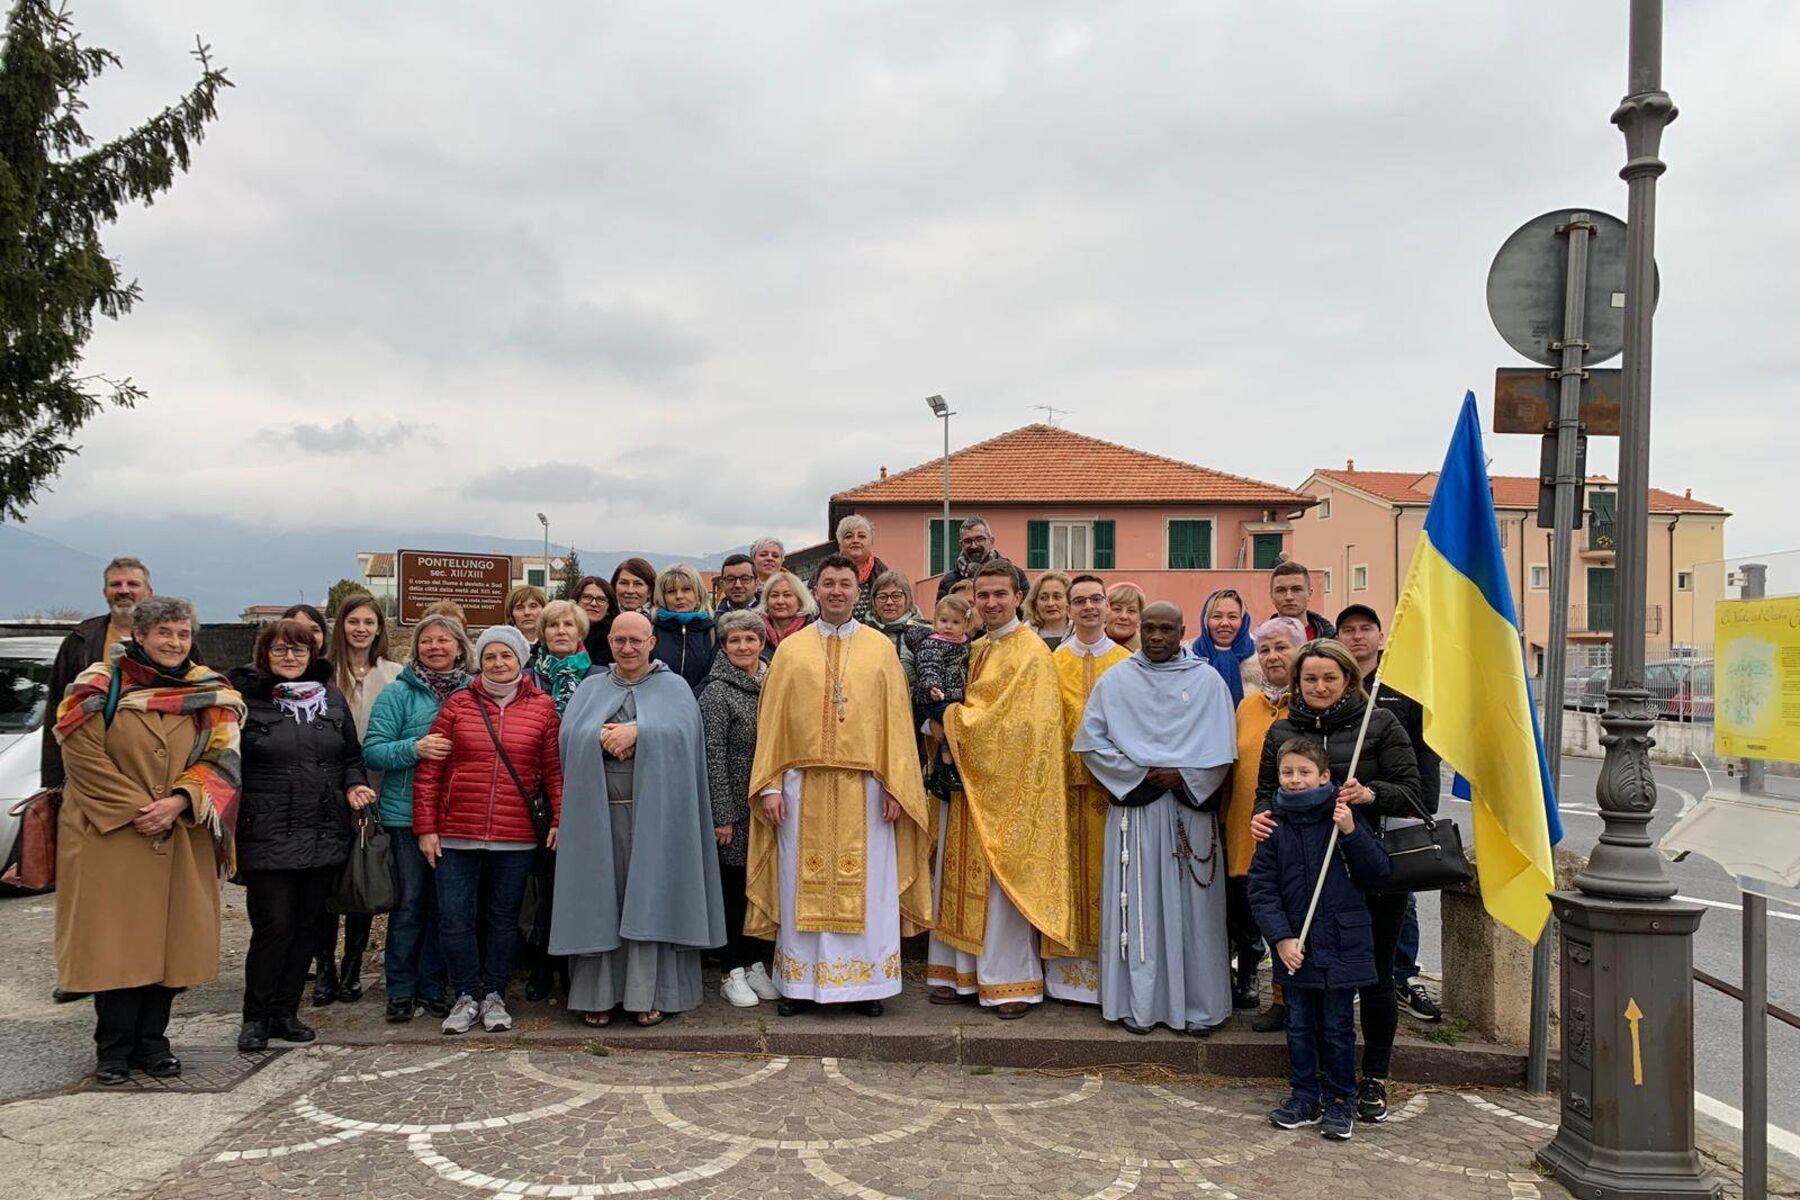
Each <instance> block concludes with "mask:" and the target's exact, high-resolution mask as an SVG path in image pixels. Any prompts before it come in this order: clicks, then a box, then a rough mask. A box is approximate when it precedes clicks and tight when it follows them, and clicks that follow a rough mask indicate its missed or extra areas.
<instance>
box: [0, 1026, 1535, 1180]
mask: <svg viewBox="0 0 1800 1200" xmlns="http://www.w3.org/2000/svg"><path fill="white" fill-rule="evenodd" d="M1278 1098H1279V1097H1278V1095H1277V1092H1276V1090H1275V1089H1274V1088H1272V1087H1269V1086H1208V1085H1204V1084H1201V1083H1198V1082H1196V1081H1175V1080H1170V1081H1167V1082H1161V1083H1156V1082H1148V1081H1145V1082H1134V1081H1132V1080H1130V1079H1128V1078H1125V1077H1122V1076H1119V1075H1114V1076H1112V1077H1106V1078H1103V1077H1101V1076H1100V1075H1087V1076H1082V1075H1079V1074H1075V1073H1072V1072H1071V1073H1068V1074H1066V1075H1062V1076H1060V1077H1058V1076H1053V1075H1048V1074H1036V1073H1031V1072H1020V1071H1009V1070H997V1071H968V1070H964V1069H959V1068H956V1067H950V1066H937V1065H932V1066H908V1065H904V1064H894V1063H866V1062H848V1061H844V1062H840V1061H838V1060H836V1059H830V1058H827V1059H804V1058H795V1059H792V1060H790V1059H786V1058H773V1059H767V1060H762V1059H749V1058H743V1059H740V1058H731V1057H726V1056H718V1055H714V1056H704V1057H702V1056H682V1055H666V1054H655V1053H641V1054H633V1053H616V1054H613V1055H610V1056H608V1057H604V1058H597V1057H593V1056H590V1055H585V1054H582V1053H580V1052H578V1051H576V1052H571V1051H567V1050H559V1051H551V1050H543V1049H530V1050H526V1049H520V1050H517V1051H513V1052H510V1053H509V1052H504V1051H502V1052H488V1053H482V1052H475V1053H469V1052H467V1051H466V1050H464V1049H462V1048H460V1047H458V1046H457V1045H456V1044H455V1043H449V1044H440V1045H435V1046H423V1047H395V1048H388V1049H376V1050H364V1051H359V1052H357V1053H355V1054H353V1055H345V1056H342V1057H340V1058H338V1059H336V1060H335V1061H333V1062H332V1064H331V1067H330V1069H329V1073H324V1072H321V1073H320V1074H317V1075H315V1076H314V1077H313V1078H312V1079H311V1080H310V1081H308V1082H307V1083H305V1084H303V1085H302V1086H301V1087H299V1088H296V1089H295V1090H294V1091H292V1092H290V1093H289V1094H287V1095H286V1096H284V1097H282V1098H281V1100H280V1101H278V1102H274V1103H270V1104H268V1105H266V1106H265V1107H263V1108H262V1109H260V1110H259V1111H257V1112H256V1113H254V1114H252V1115H251V1116H249V1117H248V1118H246V1119H244V1120H242V1121H240V1122H239V1123H238V1124H237V1125H236V1126H234V1127H233V1128H231V1129H229V1130H221V1131H217V1132H219V1134H220V1136H219V1137H218V1138H217V1140H215V1141H211V1142H210V1144H208V1145H207V1146H206V1148H205V1150H203V1151H202V1152H201V1153H200V1154H199V1155H198V1156H196V1157H195V1158H192V1159H190V1160H189V1166H188V1168H187V1169H185V1170H184V1171H182V1172H181V1173H179V1174H176V1175H172V1176H168V1177H165V1179H164V1181H163V1182H162V1184H161V1185H160V1186H158V1187H156V1188H155V1189H154V1190H153V1191H151V1192H149V1193H148V1195H149V1196H150V1197H152V1198H153V1200H212V1198H213V1197H217V1196H221V1195H230V1196H236V1197H244V1198H245V1200H258V1198H261V1197H268V1198H270V1200H276V1198H279V1197H288V1196H297V1195H306V1196H332V1197H339V1198H342V1200H352V1198H358V1197H375V1196H379V1197H382V1198H383V1200H389V1198H392V1200H426V1198H427V1197H433V1198H436V1197H446V1196H449V1197H455V1196H467V1197H470V1200H475V1198H477V1197H481V1196H486V1195H494V1194H501V1195H517V1194H525V1195H540V1196H541V1195H550V1196H573V1197H593V1196H605V1195H623V1194H627V1193H630V1194H662V1195H670V1196H705V1197H709V1198H711V1200H731V1198H734V1197H747V1198H749V1197H753V1198H755V1200H762V1198H763V1197H769V1196H787V1197H808V1198H811V1197H850V1198H852V1200H896V1198H898V1197H921V1198H928V1200H965V1198H968V1197H984V1198H992V1200H1005V1198H1008V1197H1020V1198H1030V1200H1063V1198H1069V1200H1074V1198H1075V1197H1082V1198H1084V1200H1121V1198H1122V1197H1125V1196H1131V1197H1133V1198H1134V1200H1139V1198H1141V1200H1150V1198H1152V1197H1169V1198H1171V1200H1173V1198H1175V1197H1182V1198H1189V1197H1193V1196H1196V1195H1206V1196H1210V1197H1213V1198H1214V1200H1234V1198H1235V1197H1245V1198H1246V1200H1247V1198H1249V1197H1264V1196H1281V1197H1284V1198H1290V1200H1312V1198H1314V1197H1316V1198H1318V1200H1341V1198H1342V1197H1346V1196H1393V1197H1401V1196H1404V1197H1409V1198H1410V1197H1418V1198H1420V1200H1440V1198H1441V1200H1452V1198H1454V1200H1480V1198H1482V1197H1495V1198H1496V1200H1530V1198H1535V1197H1544V1198H1545V1200H1551V1198H1555V1197H1565V1198H1566V1197H1567V1195H1568V1193H1567V1192H1565V1191H1563V1190H1562V1189H1561V1188H1560V1187H1558V1186H1557V1185H1556V1184H1554V1183H1552V1182H1550V1181H1548V1180H1545V1179H1543V1178H1541V1177H1540V1176H1538V1175H1537V1174H1536V1173H1535V1171H1533V1169H1532V1167H1531V1160H1532V1154H1533V1152H1534V1151H1535V1150H1536V1149H1537V1147H1538V1146H1539V1145H1540V1144H1542V1142H1543V1141H1544V1139H1545V1136H1546V1133H1545V1131H1546V1128H1547V1124H1546V1123H1547V1121H1548V1120H1550V1119H1553V1118H1554V1115H1555V1114H1554V1112H1553V1111H1551V1109H1550V1106H1549V1104H1548V1102H1547V1101H1543V1100H1538V1099H1535V1098H1530V1097H1524V1096H1520V1095H1517V1094H1516V1093H1486V1094H1477V1093H1469V1094H1459V1093H1454V1092H1435V1091H1421V1092H1418V1093H1415V1094H1412V1095H1410V1096H1408V1097H1407V1098H1406V1099H1405V1100H1404V1101H1403V1102H1402V1103H1401V1104H1400V1105H1399V1106H1398V1108H1397V1109H1396V1110H1395V1111H1394V1114H1393V1116H1392V1118H1391V1119H1390V1120H1389V1121H1388V1122H1387V1123H1386V1124H1384V1125H1377V1126H1360V1127H1358V1128H1357V1129H1356V1131H1355V1137H1354V1139H1353V1140H1352V1141H1351V1142H1350V1143H1348V1144H1340V1143H1331V1142H1326V1141H1324V1140H1322V1139H1321V1138H1320V1137H1319V1135H1318V1133H1317V1131H1315V1130H1298V1131H1294V1132H1289V1133H1284V1132H1281V1131H1279V1130H1276V1129H1272V1128H1271V1127H1270V1126H1269V1124H1268V1121H1267V1119H1266V1117H1265V1114H1266V1113H1267V1111H1268V1109H1269V1106H1270V1104H1271V1103H1272V1102H1273V1101H1274V1100H1276V1099H1278ZM3 1182H4V1180H3V1179H0V1183H3Z"/></svg>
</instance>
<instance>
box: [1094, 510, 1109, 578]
mask: <svg viewBox="0 0 1800 1200" xmlns="http://www.w3.org/2000/svg"><path fill="white" fill-rule="evenodd" d="M1112 569H1113V523H1112V522H1111V521H1095V522H1094V570H1096V571H1110V570H1112Z"/></svg>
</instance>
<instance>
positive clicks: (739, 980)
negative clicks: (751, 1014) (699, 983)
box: [719, 967, 757, 1008]
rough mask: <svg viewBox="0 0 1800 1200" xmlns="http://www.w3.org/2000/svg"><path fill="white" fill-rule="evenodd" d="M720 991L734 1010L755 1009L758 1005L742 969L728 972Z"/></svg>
mask: <svg viewBox="0 0 1800 1200" xmlns="http://www.w3.org/2000/svg"><path fill="white" fill-rule="evenodd" d="M719 990H720V991H721V992H723V993H724V995H725V999H726V1000H727V1001H729V1002H730V1004H731V1006H732V1007H733V1008H755V1007H756V1005H757V999H756V993H755V992H753V991H751V990H750V983H749V981H748V980H746V979H745V978H744V968H742V967H733V968H732V969H731V970H730V971H729V972H727V973H726V975H725V979H724V981H723V983H722V984H721V985H720V987H719Z"/></svg>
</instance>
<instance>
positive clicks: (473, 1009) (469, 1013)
mask: <svg viewBox="0 0 1800 1200" xmlns="http://www.w3.org/2000/svg"><path fill="white" fill-rule="evenodd" d="M480 1015H481V1009H480V1008H479V1007H478V1006H477V1005H476V1003H475V997H473V996H458V997H457V998H456V1004H455V1005H454V1006H452V1007H451V1009H450V1015H449V1016H447V1017H445V1018H444V1032H445V1033H467V1032H469V1030H471V1029H473V1028H474V1027H475V1020H476V1018H477V1017H479V1016H480Z"/></svg>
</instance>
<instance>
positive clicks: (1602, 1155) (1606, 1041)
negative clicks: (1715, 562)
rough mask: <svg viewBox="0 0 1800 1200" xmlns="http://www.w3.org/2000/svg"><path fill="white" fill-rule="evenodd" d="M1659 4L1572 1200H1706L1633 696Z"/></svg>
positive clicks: (1685, 943)
mask: <svg viewBox="0 0 1800 1200" xmlns="http://www.w3.org/2000/svg"><path fill="white" fill-rule="evenodd" d="M1662 7H1663V6H1662V0H1632V4H1631V37H1630V46H1631V51H1630V67H1629V71H1628V78H1629V83H1628V89H1629V90H1628V92H1627V94H1626V96H1625V98H1624V100H1623V101H1621V102H1620V104H1619V107H1618V109H1617V110H1615V111H1614V113H1613V117H1612V120H1613V123H1614V124H1615V125H1617V126H1619V128H1620V130H1621V132H1623V133H1624V135H1625V147H1626V162H1625V167H1624V169H1623V170H1622V171H1621V172H1620V175H1621V176H1622V177H1623V178H1624V179H1625V181H1626V184H1627V188H1628V204H1627V216H1626V234H1625V237H1626V249H1625V361H1624V383H1623V396H1622V399H1621V405H1620V409H1621V411H1620V435H1619V505H1618V516H1617V521H1616V534H1615V543H1614V544H1615V547H1616V552H1617V559H1616V562H1617V580H1618V585H1617V586H1618V592H1617V595H1618V599H1617V607H1616V612H1615V620H1614V625H1613V638H1612V645H1613V667H1612V679H1611V682H1610V684H1609V685H1608V688H1607V693H1606V699H1607V708H1606V714H1605V715H1604V716H1603V717H1602V718H1601V727H1602V729H1603V730H1604V733H1603V734H1602V737H1601V743H1602V744H1603V745H1604V746H1605V747H1606V760H1605V762H1604V764H1603V765H1602V767H1601V772H1600V784H1599V788H1598V799H1599V804H1600V814H1601V820H1602V821H1603V822H1604V829H1603V830H1602V831H1601V834H1600V841H1599V844H1598V845H1596V846H1595V847H1594V851H1593V854H1592V855H1591V856H1590V857H1589V859H1588V865H1587V868H1586V869H1585V870H1584V871H1582V873H1581V874H1580V875H1578V876H1577V877H1576V879H1575V886H1576V889H1577V890H1575V891H1571V892H1555V893H1552V895H1551V903H1552V905H1553V906H1554V908H1555V911H1556V915H1557V917H1558V918H1559V919H1560V920H1561V921H1562V947H1561V949H1562V1042H1563V1046H1562V1049H1563V1054H1562V1121H1561V1124H1560V1126H1559V1128H1558V1130H1557V1133H1556V1137H1555V1140H1553V1141H1552V1142H1551V1144H1550V1145H1549V1146H1546V1147H1545V1148H1544V1149H1543V1150H1541V1151H1539V1152H1538V1161H1539V1162H1540V1163H1542V1164H1543V1165H1544V1166H1545V1167H1546V1168H1548V1169H1549V1170H1550V1171H1551V1173H1553V1174H1554V1175H1555V1176H1556V1179H1557V1181H1558V1182H1560V1183H1561V1184H1562V1185H1563V1186H1564V1187H1566V1188H1568V1189H1569V1191H1571V1192H1572V1193H1574V1194H1575V1195H1576V1196H1580V1197H1582V1198H1583V1200H1627V1198H1631V1200H1647V1198H1668V1200H1674V1198H1676V1197H1699V1196H1704V1197H1717V1196H1718V1195H1719V1193H1720V1185H1719V1183H1718V1181H1717V1180H1715V1179H1713V1178H1712V1177H1711V1176H1709V1175H1708V1174H1707V1173H1706V1171H1705V1169H1704V1167H1703V1166H1702V1165H1701V1162H1700V1156H1699V1155H1698V1154H1697V1153H1696V1152H1695V1148H1694V987H1693V982H1692V978H1693V966H1694V944H1693V938H1694V931H1695V930H1696V929H1698V928H1699V925H1700V915H1701V912H1702V909H1701V907H1700V906H1699V905H1697V904H1693V903H1690V902H1686V901H1680V900H1676V899H1675V898H1674V897H1675V893H1676V886H1675V884H1674V882H1673V881H1672V880H1670V879H1669V877H1668V874H1667V872H1666V871H1665V870H1664V869H1663V860H1662V855H1661V854H1660V853H1659V852H1658V850H1657V847H1656V843H1655V842H1654V841H1653V840H1652V839H1651V837H1650V833H1649V825H1650V819H1651V816H1652V814H1653V813H1654V811H1655V808H1656V778H1655V774H1654V772H1653V770H1652V769H1651V765H1650V747H1651V744H1652V739H1651V736H1650V735H1651V730H1652V729H1654V728H1655V726H1656V719H1655V716H1654V714H1653V713H1652V711H1651V708H1650V694H1649V692H1648V691H1647V690H1646V689H1645V687H1644V615H1645V610H1644V604H1645V599H1646V591H1647V587H1648V579H1647V576H1646V572H1645V560H1646V557H1647V555H1648V552H1649V507H1650V497H1649V468H1650V396H1651V388H1650V382H1651V371H1650V365H1651V345H1652V331H1653V324H1654V319H1655V280H1654V276H1655V263H1654V254H1655V245H1656V180H1657V177H1658V176H1660V175H1661V174H1662V173H1663V170H1664V169H1665V168H1664V164H1663V161H1662V159H1660V158H1659V157H1657V153H1658V150H1659V148H1660V145H1661V141H1662V131H1663V129H1664V127H1665V126H1667V125H1668V124H1669V122H1670V121H1673V120H1674V119H1675V112H1676V110H1675V105H1674V103H1673V102H1671V100H1670V99H1669V95H1668V93H1667V92H1665V91H1663V89H1662V26H1663V22H1662Z"/></svg>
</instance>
